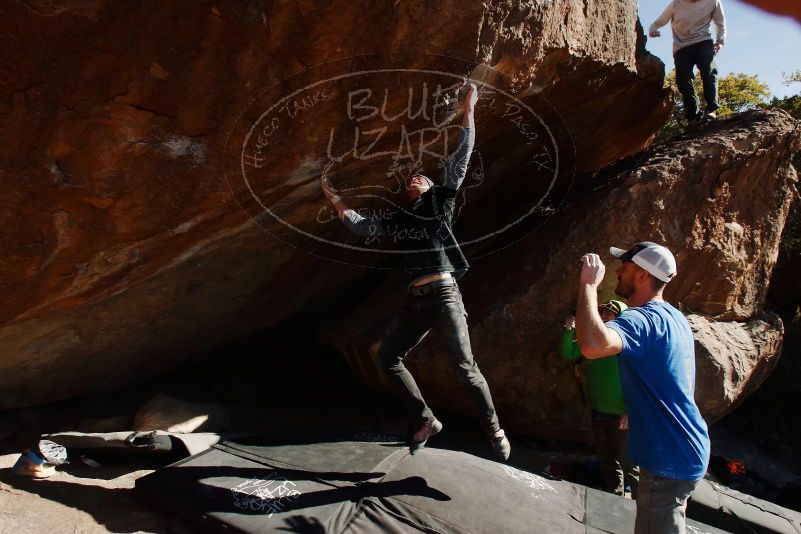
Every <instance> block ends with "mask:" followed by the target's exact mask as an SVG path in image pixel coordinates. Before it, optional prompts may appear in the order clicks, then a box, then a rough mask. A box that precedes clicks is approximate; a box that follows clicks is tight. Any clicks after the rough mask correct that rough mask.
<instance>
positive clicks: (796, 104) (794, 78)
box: [770, 70, 801, 120]
mask: <svg viewBox="0 0 801 534" xmlns="http://www.w3.org/2000/svg"><path fill="white" fill-rule="evenodd" d="M782 75H783V77H784V85H788V86H789V85H794V84H801V70H797V71H795V72H791V73H790V74H787V73H782ZM800 89H801V88H800ZM770 107H772V108H781V109H783V110H785V111H786V112H787V113H789V114H790V115H792V116H793V117H794V118H796V119H798V120H801V93H799V94H795V95H790V96H785V97H784V98H776V97H774V98H773V100H771V101H770Z"/></svg>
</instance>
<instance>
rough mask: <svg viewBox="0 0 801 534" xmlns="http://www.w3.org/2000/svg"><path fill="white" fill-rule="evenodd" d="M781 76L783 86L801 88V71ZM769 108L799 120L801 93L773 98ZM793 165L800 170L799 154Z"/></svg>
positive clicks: (800, 159) (799, 230)
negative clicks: (781, 111) (779, 110)
mask: <svg viewBox="0 0 801 534" xmlns="http://www.w3.org/2000/svg"><path fill="white" fill-rule="evenodd" d="M782 75H783V77H784V85H787V86H790V85H795V84H798V85H799V86H801V70H797V71H795V72H791V73H790V74H787V73H782ZM798 89H799V90H801V87H798ZM770 107H772V108H779V109H783V110H784V111H786V112H787V113H789V114H790V115H791V116H792V117H793V118H795V119H797V120H801V92H799V93H796V94H794V95H790V96H785V97H783V98H776V97H774V98H773V100H771V101H770ZM793 165H795V168H796V169H801V152H796V153H795V154H793ZM795 235H797V236H799V237H801V228H799V229H796V233H795ZM795 246H799V243H795Z"/></svg>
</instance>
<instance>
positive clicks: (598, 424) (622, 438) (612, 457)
mask: <svg viewBox="0 0 801 534" xmlns="http://www.w3.org/2000/svg"><path fill="white" fill-rule="evenodd" d="M622 417H623V416H622V415H615V414H609V413H601V412H596V411H595V410H593V412H592V436H593V439H594V441H595V452H596V454H598V459H599V460H600V461H601V474H602V475H603V477H604V489H605V490H606V491H608V492H609V493H614V494H615V495H624V494H625V490H626V485H628V486H629V487H630V488H631V495H632V497H635V498H636V497H637V485H638V483H639V476H640V470H639V468H638V467H637V466H636V465H634V462H633V461H632V460H631V458H630V457H629V451H628V449H629V433H628V431H627V430H621V429H620V421H621V418H622Z"/></svg>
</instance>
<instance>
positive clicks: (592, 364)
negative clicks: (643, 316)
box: [559, 329, 626, 415]
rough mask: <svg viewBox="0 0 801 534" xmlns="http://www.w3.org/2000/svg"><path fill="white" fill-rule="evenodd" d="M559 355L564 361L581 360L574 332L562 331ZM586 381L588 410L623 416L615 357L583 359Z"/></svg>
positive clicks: (622, 403)
mask: <svg viewBox="0 0 801 534" xmlns="http://www.w3.org/2000/svg"><path fill="white" fill-rule="evenodd" d="M559 355H560V356H561V357H562V358H564V359H566V360H577V359H580V358H583V356H582V355H581V351H580V350H579V346H578V343H577V342H576V331H575V330H573V329H570V330H567V329H564V332H563V333H562V339H561V340H560V341H559ZM581 365H582V367H583V368H584V371H585V374H586V377H587V380H586V381H585V383H584V393H585V395H586V396H587V402H588V403H589V404H590V408H592V409H593V410H595V411H596V412H601V413H610V414H615V415H623V414H624V413H626V403H625V402H624V401H623V390H622V388H621V387H620V371H619V370H618V366H617V357H616V356H607V357H606V358H598V359H597V360H590V359H585V360H584V361H583V362H582V364H581Z"/></svg>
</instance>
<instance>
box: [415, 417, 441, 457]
mask: <svg viewBox="0 0 801 534" xmlns="http://www.w3.org/2000/svg"><path fill="white" fill-rule="evenodd" d="M440 430H442V423H440V422H439V421H438V420H437V419H432V420H431V421H428V422H427V423H423V424H422V425H421V426H420V427H419V428H418V429H417V430H416V431H415V433H414V434H412V437H411V439H410V440H409V454H414V453H416V452H417V451H418V450H420V449H422V448H423V447H425V445H426V441H428V438H430V437H431V436H434V435H436V434H439V432H440Z"/></svg>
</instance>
